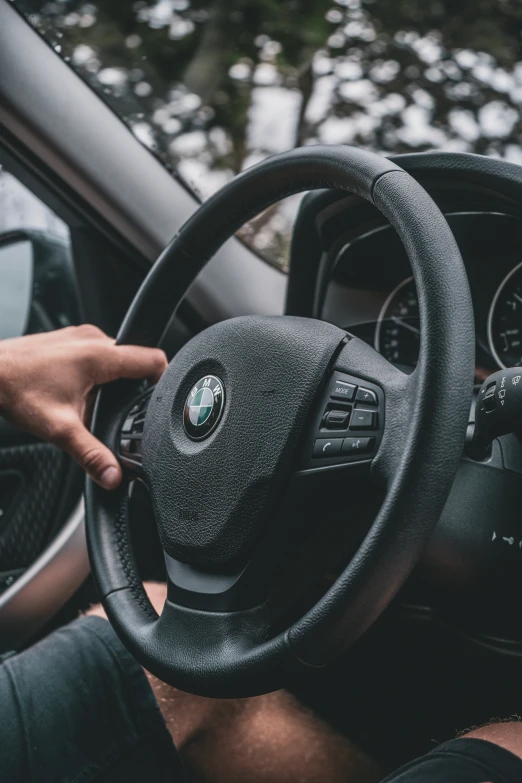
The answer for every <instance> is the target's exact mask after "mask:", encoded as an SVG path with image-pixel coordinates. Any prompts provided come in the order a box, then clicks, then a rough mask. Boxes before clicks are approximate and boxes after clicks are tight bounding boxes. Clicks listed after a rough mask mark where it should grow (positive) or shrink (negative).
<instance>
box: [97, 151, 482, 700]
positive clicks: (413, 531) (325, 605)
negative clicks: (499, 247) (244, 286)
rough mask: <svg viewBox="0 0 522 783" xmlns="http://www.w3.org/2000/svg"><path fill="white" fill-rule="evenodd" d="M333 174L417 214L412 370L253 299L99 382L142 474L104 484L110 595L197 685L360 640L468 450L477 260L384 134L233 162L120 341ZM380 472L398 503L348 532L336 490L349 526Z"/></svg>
mask: <svg viewBox="0 0 522 783" xmlns="http://www.w3.org/2000/svg"><path fill="white" fill-rule="evenodd" d="M315 188H337V189H342V190H345V191H348V192H350V193H354V194H357V195H358V196H361V197H363V198H365V199H367V200H368V201H369V202H371V203H373V204H374V205H375V206H376V207H377V208H378V209H379V210H380V211H381V212H382V214H383V215H385V216H386V218H387V219H388V220H389V221H390V223H391V224H392V226H394V228H395V229H396V231H397V233H398V234H399V236H400V238H401V240H402V242H403V244H404V247H405V249H406V251H407V253H408V257H409V259H410V262H411V267H412V269H413V274H414V278H415V283H416V286H417V292H418V297H419V307H420V313H421V321H422V334H421V350H420V359H419V363H418V365H417V367H416V369H415V371H414V372H413V373H412V374H411V375H409V376H407V375H405V374H403V373H402V372H400V371H399V370H397V369H396V368H394V367H393V366H392V365H391V364H389V363H388V362H387V361H386V360H385V359H384V358H383V357H382V356H381V355H379V354H378V353H376V352H375V351H374V350H373V348H371V347H370V346H369V345H367V344H366V343H364V342H363V341H361V340H359V339H357V338H355V337H352V336H351V335H349V334H347V333H346V332H344V331H343V330H341V329H338V328H337V327H336V326H333V325H332V324H329V323H325V322H322V321H318V320H312V319H305V318H297V317H290V316H277V317H261V316H252V317H249V316H247V317H241V318H233V319H231V320H228V321H224V322H222V323H218V324H216V325H214V326H211V327H210V328H208V329H206V330H205V331H203V332H202V333H200V334H198V335H197V336H196V337H194V338H193V339H192V340H190V341H189V342H188V344H186V345H185V346H184V347H183V348H182V349H181V350H180V351H179V352H178V353H177V354H176V356H174V358H173V359H172V361H171V362H170V364H169V366H168V368H167V370H166V371H165V373H164V375H163V376H162V378H161V380H160V381H159V383H158V384H157V386H156V387H154V388H151V389H148V390H146V391H145V392H144V391H143V385H141V386H140V384H139V383H138V382H136V381H118V382H117V383H114V384H109V385H108V386H106V387H104V388H102V389H101V390H100V392H99V394H98V398H97V403H96V407H95V413H94V418H93V424H92V427H93V432H94V433H95V434H96V435H97V437H99V438H100V439H101V440H102V441H104V442H105V443H106V444H107V445H109V446H110V447H111V448H112V449H113V450H115V451H116V452H117V453H119V455H120V457H121V461H122V463H123V465H124V467H125V475H126V480H125V481H124V482H123V484H122V486H121V487H120V488H119V489H118V490H117V491H113V492H107V491H105V490H103V489H102V488H101V487H99V486H97V485H96V484H94V483H93V482H91V481H87V486H86V511H87V536H88V546H89V554H90V559H91V564H92V569H93V572H94V577H95V580H96V584H97V587H98V590H99V594H100V597H101V601H102V604H103V606H104V608H105V610H106V612H107V615H108V617H109V620H110V622H111V623H112V625H113V627H114V629H115V631H116V633H117V634H118V636H119V637H120V638H121V640H122V642H123V644H124V645H125V646H126V647H127V648H128V649H129V650H130V652H131V653H132V654H133V655H134V656H135V658H136V659H137V660H138V661H139V662H140V663H141V664H142V665H143V666H144V667H145V668H147V669H148V670H149V671H151V672H152V673H153V674H155V675H156V676H157V677H159V678H160V679H162V680H164V681H166V682H168V683H170V684H172V685H174V686H176V687H178V688H181V689H182V690H185V691H189V692H193V693H196V694H201V695H205V696H219V697H222V696H251V695H255V694H259V693H262V692H267V691H269V690H272V689H275V688H278V687H281V686H282V685H284V684H285V682H286V681H287V679H288V677H290V676H291V675H292V674H293V673H295V672H296V671H297V672H303V671H307V670H312V669H314V668H316V667H321V666H325V665H327V664H328V663H330V662H331V661H333V660H334V659H335V658H336V657H337V656H339V655H340V654H341V653H342V652H344V651H345V650H346V649H347V648H348V647H349V645H351V644H352V643H353V642H354V641H355V640H357V639H358V638H359V637H360V636H361V634H363V633H364V632H365V631H366V630H367V629H368V628H369V627H370V625H371V624H372V623H373V622H374V621H375V620H376V619H377V618H378V616H379V615H380V614H381V613H382V611H383V610H384V609H385V608H386V606H387V605H388V604H389V603H390V601H391V599H392V598H393V597H394V596H395V594H396V593H397V591H398V590H399V588H400V587H401V585H402V584H403V582H404V581H405V579H406V578H407V576H408V575H409V573H410V572H411V570H412V568H413V567H414V565H415V563H416V561H417V559H418V557H419V555H420V553H421V551H422V549H423V547H424V545H425V544H426V542H427V540H428V538H429V535H430V532H431V531H432V529H433V527H434V525H435V524H436V522H437V520H438V518H439V515H440V513H441V511H442V508H443V506H444V503H445V501H446V498H447V495H448V493H449V490H450V488H451V484H452V481H453V478H454V476H455V473H456V469H457V466H458V463H459V459H460V456H461V453H462V448H463V444H464V438H465V431H466V425H467V421H468V414H469V410H470V404H471V395H472V387H473V373H474V343H475V334H474V324H473V311H472V304H471V298H470V293H469V287H468V281H467V277H466V273H465V269H464V265H463V263H462V259H461V256H460V253H459V250H458V247H457V245H456V242H455V240H454V238H453V235H452V233H451V231H450V229H449V227H448V225H447V223H446V220H445V219H444V217H443V215H442V214H441V212H440V211H439V209H438V207H437V206H436V205H435V203H434V202H433V201H432V199H431V198H430V197H429V196H428V194H427V193H426V192H425V190H424V189H423V188H422V187H421V186H420V185H419V184H418V183H417V182H416V181H415V180H414V179H413V178H412V177H411V176H410V175H409V174H407V173H406V172H405V171H403V170H402V169H401V168H400V167H399V166H397V165H396V164H394V163H392V162H391V161H389V160H387V159H384V158H382V157H380V156H377V155H375V154H373V153H370V152H366V151H362V150H359V149H356V148H351V147H333V146H332V147H329V146H326V147H321V146H317V147H307V148H302V149H296V150H293V151H291V152H288V153H284V154H282V155H278V156H276V157H273V158H271V159H269V160H267V161H264V162H262V163H260V164H258V165H256V166H253V167H252V168H250V169H248V170H247V171H245V172H244V173H242V174H240V175H239V176H237V177H235V179H233V180H232V181H230V182H229V183H228V184H227V185H225V186H224V187H223V188H222V189H221V190H220V191H219V192H217V193H216V194H215V195H214V196H213V197H212V198H210V199H209V200H208V201H206V202H205V203H204V204H202V205H201V206H200V207H199V209H198V210H197V211H196V212H195V214H194V215H193V216H192V217H191V218H190V219H189V220H188V221H187V222H186V223H185V225H184V226H183V227H182V228H181V230H180V231H179V233H178V234H177V235H176V236H175V237H174V239H173V240H172V241H171V243H170V244H169V245H168V247H167V248H166V249H165V250H164V252H163V253H162V254H161V256H160V257H159V259H158V260H157V262H156V264H155V265H154V266H153V268H152V269H151V271H150V272H149V274H148V276H147V278H146V280H145V281H144V283H143V285H142V286H141V288H140V290H139V291H138V293H137V295H136V297H135V299H134V301H133V303H132V305H131V307H130V309H129V311H128V313H127V315H126V317H125V320H124V323H123V325H122V327H121V330H120V333H119V336H118V342H119V343H120V344H125V343H127V344H130V343H133V344H140V345H149V346H156V345H158V344H159V342H160V339H161V337H162V334H163V332H164V330H165V328H166V326H167V324H168V322H169V320H170V319H171V317H172V314H173V312H175V310H176V308H177V307H178V305H179V303H180V302H181V300H182V299H183V297H184V296H185V294H186V292H187V289H188V287H189V285H190V284H191V283H192V281H193V280H194V278H195V277H196V275H197V274H198V272H199V271H200V270H201V269H202V268H203V266H204V265H205V263H206V262H207V261H208V260H209V259H210V258H211V257H212V256H213V255H214V253H215V252H216V251H217V250H218V249H219V247H220V246H221V245H222V244H223V242H225V240H227V239H228V238H229V237H230V236H232V235H233V234H234V232H235V231H237V230H238V229H239V228H240V227H241V226H242V225H243V224H244V223H245V222H246V221H247V220H249V219H251V218H253V217H254V216H255V215H257V214H258V213H259V212H260V211H261V210H263V209H265V208H267V207H269V206H270V205H272V204H273V203H274V202H276V201H279V200H280V199H282V198H285V197H286V196H289V195H292V194H295V193H299V192H301V191H303V190H311V189H315ZM230 284H231V285H233V281H231V282H230ZM137 477H139V478H141V480H143V481H144V482H145V484H146V485H147V487H148V490H149V492H150V495H151V501H152V507H153V511H154V516H155V520H156V524H157V527H158V532H159V537H160V540H161V544H162V546H163V550H164V553H165V562H166V570H167V574H168V580H167V581H168V597H167V601H166V603H165V606H164V609H163V611H162V613H161V615H160V616H158V615H157V614H156V612H155V610H154V609H153V608H152V606H151V604H150V602H149V600H148V598H147V596H146V594H145V591H144V589H143V586H142V583H141V580H140V579H139V576H138V573H137V570H136V564H135V560H134V556H133V553H132V548H131V542H130V537H129V527H128V522H129V520H128V515H129V485H130V482H131V481H132V480H133V479H136V478H137ZM369 487H370V489H368V488H369ZM362 492H363V493H365V494H366V496H367V494H368V492H371V493H374V494H375V496H379V497H382V503H381V505H380V509H379V510H378V512H377V514H376V516H375V519H374V521H373V522H372V523H371V524H369V525H368V526H367V527H366V528H365V529H364V530H363V532H362V533H361V532H360V531H359V533H358V537H357V536H355V538H354V540H352V541H351V546H352V549H351V550H350V547H349V546H347V547H346V548H343V547H340V546H339V538H338V537H337V538H336V537H335V536H331V535H330V528H329V527H328V525H327V524H325V523H324V522H323V518H322V512H324V513H325V515H326V516H327V513H326V512H327V509H328V507H329V502H330V499H333V498H335V503H336V509H337V511H336V513H335V516H336V520H335V521H336V524H337V525H338V528H336V529H339V528H341V529H342V530H343V533H344V534H346V536H347V538H349V537H350V536H349V533H350V528H351V520H352V519H353V516H352V512H351V510H352V509H354V508H355V507H356V505H357V503H358V502H359V501H360V500H361V498H360V494H361V493H362ZM379 493H381V494H379ZM354 535H355V534H354ZM343 540H344V539H343ZM307 542H308V544H307ZM310 542H312V544H310ZM332 549H334V550H335V551H332ZM339 558H341V559H344V562H343V564H342V568H341V569H340V573H339V575H338V576H337V578H336V579H335V581H334V582H333V583H332V584H331V586H330V587H329V588H327V589H326V590H325V591H323V593H322V594H320V595H319V597H318V596H317V595H315V596H314V598H313V599H310V602H309V603H308V604H306V602H304V603H303V601H304V596H305V595H306V594H307V588H308V587H310V585H311V584H312V582H313V581H314V578H315V577H316V576H317V573H318V572H319V570H320V569H321V568H323V567H324V565H325V563H328V564H329V566H330V565H331V563H332V562H333V561H334V560H335V562H338V561H339Z"/></svg>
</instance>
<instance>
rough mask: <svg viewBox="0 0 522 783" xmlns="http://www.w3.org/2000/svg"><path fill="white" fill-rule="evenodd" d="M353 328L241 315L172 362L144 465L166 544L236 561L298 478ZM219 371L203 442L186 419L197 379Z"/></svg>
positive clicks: (196, 557)
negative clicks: (215, 416)
mask: <svg viewBox="0 0 522 783" xmlns="http://www.w3.org/2000/svg"><path fill="white" fill-rule="evenodd" d="M345 338H346V333H345V332H343V331H342V330H341V329H338V328H337V327H336V326H333V325H331V324H328V323H324V322H322V321H314V320H311V319H307V318H295V317H289V316H273V317H270V316H248V317H242V318H234V319H232V320H229V321H225V322H223V323H219V324H216V325H215V326H212V327H210V328H209V329H206V330H205V331H204V332H202V333H200V334H199V335H198V336H196V337H195V338H194V339H193V340H191V341H190V342H189V343H188V344H187V345H186V346H185V347H184V348H182V349H181V351H179V353H178V354H177V355H176V356H175V357H174V359H173V360H172V361H171V363H170V365H169V367H168V368H167V370H166V372H165V373H164V375H163V377H162V378H161V380H160V382H159V384H158V386H157V387H156V390H155V392H154V394H153V397H152V399H151V402H150V404H149V408H148V412H147V417H146V420H145V430H144V438H143V468H144V472H145V477H146V481H147V483H148V485H149V488H150V491H151V495H152V501H153V506H154V512H155V515H156V520H157V524H158V530H159V534H160V538H161V541H162V544H163V547H164V549H165V551H166V552H167V553H168V554H169V555H171V556H172V557H175V558H177V559H179V560H182V561H184V562H188V563H191V564H193V565H197V566H200V567H223V566H230V567H231V566H233V565H234V564H235V563H236V562H237V561H238V560H239V559H240V558H242V557H243V556H244V555H245V553H246V552H247V550H248V549H249V547H250V546H252V545H253V543H254V542H255V539H256V536H257V534H258V532H259V530H260V528H261V526H262V524H263V520H264V519H265V518H266V515H267V514H269V513H270V509H271V505H272V503H271V501H272V500H273V499H275V497H276V496H277V494H278V493H279V492H280V490H281V486H282V483H283V482H284V480H285V478H287V477H288V475H289V472H290V470H291V467H292V464H293V460H294V458H295V451H296V447H297V445H298V443H299V438H300V435H301V433H302V430H303V425H304V424H305V421H306V418H307V414H308V412H309V410H310V407H311V406H312V404H313V402H314V401H315V399H316V395H317V394H318V392H320V389H321V383H322V380H323V377H324V375H325V372H326V370H327V369H328V366H329V364H330V363H331V361H332V359H333V357H334V355H335V354H336V352H337V348H338V347H339V345H340V343H341V342H342V340H343V339H345ZM209 374H211V375H214V376H217V377H218V378H219V379H220V380H222V381H223V385H224V388H225V407H224V413H223V416H222V418H221V420H220V421H219V424H218V425H217V426H216V428H215V429H214V430H213V431H212V432H211V433H210V434H209V436H208V437H207V438H205V439H204V440H201V441H195V440H192V439H191V438H190V437H189V436H188V435H187V433H186V431H185V429H184V426H183V411H184V407H185V402H186V400H187V396H188V394H189V392H190V391H191V389H192V387H193V386H194V384H196V383H197V382H198V381H199V380H200V379H201V378H203V377H204V376H205V375H209Z"/></svg>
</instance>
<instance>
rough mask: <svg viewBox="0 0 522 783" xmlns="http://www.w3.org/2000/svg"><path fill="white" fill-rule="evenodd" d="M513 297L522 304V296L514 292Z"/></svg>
mask: <svg viewBox="0 0 522 783" xmlns="http://www.w3.org/2000/svg"><path fill="white" fill-rule="evenodd" d="M513 296H514V297H515V299H518V301H519V302H522V296H519V295H518V294H516V293H515V292H514V291H513Z"/></svg>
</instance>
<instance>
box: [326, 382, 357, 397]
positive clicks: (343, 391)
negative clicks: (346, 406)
mask: <svg viewBox="0 0 522 783" xmlns="http://www.w3.org/2000/svg"><path fill="white" fill-rule="evenodd" d="M356 390H357V386H354V385H353V383H346V382H345V381H336V382H335V383H334V385H333V390H332V392H331V394H330V397H331V398H332V400H346V402H352V400H353V399H354V397H355V392H356Z"/></svg>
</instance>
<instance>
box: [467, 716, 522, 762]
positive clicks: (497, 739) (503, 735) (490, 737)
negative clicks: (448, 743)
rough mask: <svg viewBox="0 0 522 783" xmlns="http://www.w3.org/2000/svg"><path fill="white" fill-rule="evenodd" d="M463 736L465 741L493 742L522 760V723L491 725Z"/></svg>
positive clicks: (511, 722)
mask: <svg viewBox="0 0 522 783" xmlns="http://www.w3.org/2000/svg"><path fill="white" fill-rule="evenodd" d="M462 736H463V738H464V739H481V740H486V741H487V742H492V743H493V744H495V745H500V747H501V748H504V749H505V750H509V751H510V752H511V753H514V755H515V756H519V758H522V722H521V721H519V720H516V721H515V720H512V721H503V722H499V723H490V724H488V725H487V726H481V727H480V728H478V729H473V730H472V731H470V732H467V733H466V734H463V735H462Z"/></svg>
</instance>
